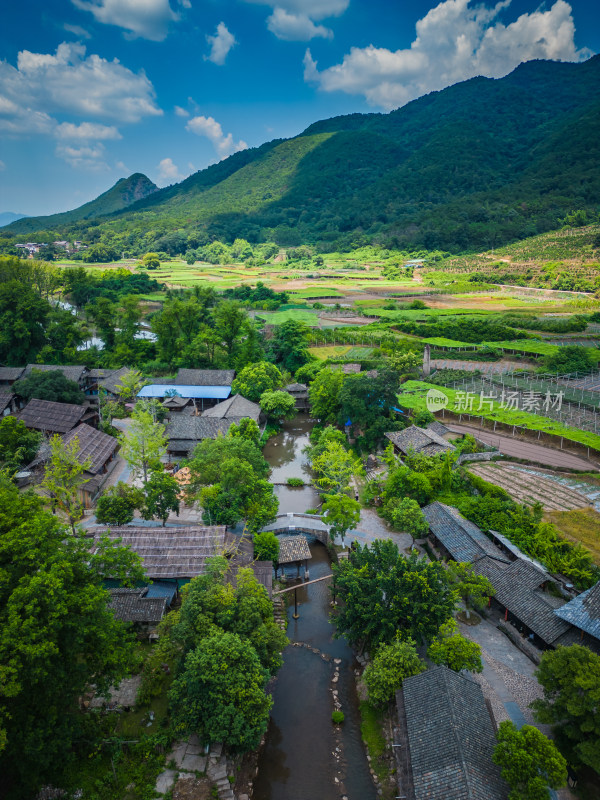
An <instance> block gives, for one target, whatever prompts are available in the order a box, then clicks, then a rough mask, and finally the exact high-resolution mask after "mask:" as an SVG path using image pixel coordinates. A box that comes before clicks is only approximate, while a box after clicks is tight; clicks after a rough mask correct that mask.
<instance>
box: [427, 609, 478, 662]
mask: <svg viewBox="0 0 600 800" xmlns="http://www.w3.org/2000/svg"><path fill="white" fill-rule="evenodd" d="M427 655H428V656H429V658H430V659H431V660H432V661H433V663H434V664H445V665H446V666H447V667H450V669H453V670H454V672H460V671H461V669H468V670H469V671H470V672H482V671H483V664H482V663H481V647H480V646H479V645H478V644H477V642H472V641H470V640H469V639H467V638H465V637H464V636H462V635H461V634H460V633H459V632H458V626H457V624H456V622H455V621H454V620H453V619H450V620H448V622H445V623H444V624H443V625H441V626H440V629H439V631H438V635H437V636H436V637H435V639H434V640H433V641H432V642H431V644H430V645H429V649H428V650H427Z"/></svg>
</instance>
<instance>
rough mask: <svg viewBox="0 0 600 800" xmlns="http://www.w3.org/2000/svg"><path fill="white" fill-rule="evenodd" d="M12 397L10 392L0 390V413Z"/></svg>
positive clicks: (8, 404) (10, 401)
mask: <svg viewBox="0 0 600 800" xmlns="http://www.w3.org/2000/svg"><path fill="white" fill-rule="evenodd" d="M14 397H15V396H14V394H12V392H3V391H1V390H0V414H2V412H3V411H4V409H5V408H6V407H7V406H10V404H11V403H12V401H13V400H14Z"/></svg>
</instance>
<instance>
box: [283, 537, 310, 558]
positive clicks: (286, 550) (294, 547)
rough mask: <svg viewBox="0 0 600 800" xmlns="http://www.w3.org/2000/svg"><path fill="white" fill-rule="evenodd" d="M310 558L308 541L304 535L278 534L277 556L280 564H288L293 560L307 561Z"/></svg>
mask: <svg viewBox="0 0 600 800" xmlns="http://www.w3.org/2000/svg"><path fill="white" fill-rule="evenodd" d="M310 558H312V556H311V554H310V548H309V546H308V542H307V541H306V538H305V537H304V536H280V537H279V556H278V558H277V561H278V562H279V563H280V564H290V563H292V562H293V561H308V560H309V559H310Z"/></svg>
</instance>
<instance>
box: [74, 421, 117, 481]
mask: <svg viewBox="0 0 600 800" xmlns="http://www.w3.org/2000/svg"><path fill="white" fill-rule="evenodd" d="M75 437H77V439H78V441H79V456H78V457H79V460H80V461H81V462H83V461H85V460H86V459H87V458H89V459H90V460H91V462H92V465H91V467H90V468H89V470H87V471H88V472H91V473H92V474H93V475H96V474H97V473H98V472H101V471H102V469H103V468H104V465H105V464H106V462H107V461H108V459H109V458H110V457H111V456H112V454H113V453H114V452H115V450H116V449H117V448H118V447H119V442H118V441H117V440H116V439H115V437H114V436H109V434H108V433H103V432H102V431H98V430H96V428H92V427H91V426H90V425H86V424H85V422H83V423H81V425H78V426H77V427H76V428H73V430H72V431H69V433H67V434H66V435H65V436H63V441H64V442H65V444H68V443H69V442H71V441H72V440H73V439H74V438H75Z"/></svg>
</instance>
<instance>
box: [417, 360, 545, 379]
mask: <svg viewBox="0 0 600 800" xmlns="http://www.w3.org/2000/svg"><path fill="white" fill-rule="evenodd" d="M431 366H432V367H435V368H436V369H464V370H467V371H468V372H481V373H483V374H484V375H501V374H503V373H506V372H509V373H511V372H514V371H515V370H516V369H533V368H532V367H531V366H530V365H522V364H518V363H517V362H516V361H504V360H502V361H460V360H459V359H449V358H432V359H431Z"/></svg>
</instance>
